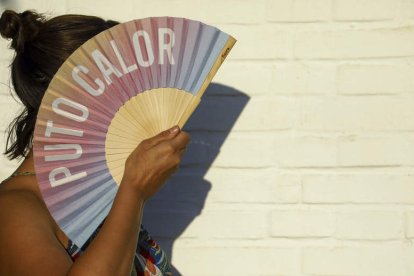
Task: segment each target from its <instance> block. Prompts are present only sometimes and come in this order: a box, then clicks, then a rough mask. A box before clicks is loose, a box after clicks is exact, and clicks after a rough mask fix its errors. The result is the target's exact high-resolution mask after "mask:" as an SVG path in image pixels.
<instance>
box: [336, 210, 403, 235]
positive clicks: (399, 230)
mask: <svg viewBox="0 0 414 276" xmlns="http://www.w3.org/2000/svg"><path fill="white" fill-rule="evenodd" d="M336 216H337V226H336V231H335V237H337V238H339V239H344V240H393V239H394V240H395V239H399V238H401V237H402V234H403V225H402V223H403V216H402V213H400V212H396V211H382V210H375V211H362V210H358V211H344V212H339V213H337V214H336Z"/></svg>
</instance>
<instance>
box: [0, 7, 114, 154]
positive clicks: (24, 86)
mask: <svg viewBox="0 0 414 276" xmlns="http://www.w3.org/2000/svg"><path fill="white" fill-rule="evenodd" d="M118 23H119V22H116V21H112V20H104V19H102V18H99V17H95V16H86V15H61V16H57V17H54V18H51V19H46V18H45V16H44V15H42V14H39V13H37V12H35V11H31V10H27V11H25V12H22V13H16V12H14V11H11V10H6V11H4V12H3V14H2V15H1V18H0V33H1V36H2V37H3V38H6V39H12V42H11V44H10V48H12V49H14V50H15V56H14V60H13V61H12V63H11V81H12V85H13V88H14V91H15V92H16V94H17V96H18V98H19V99H20V101H21V102H22V103H23V105H24V110H23V111H22V112H21V114H20V115H19V116H17V117H16V118H15V119H14V120H13V121H12V122H11V124H10V125H9V128H8V136H7V143H6V150H5V152H4V154H6V155H7V157H8V158H9V159H11V160H12V159H15V158H20V157H25V156H26V154H27V152H28V151H29V149H30V148H31V146H32V139H33V131H34V127H35V122H36V116H37V112H38V110H39V106H40V103H41V101H42V98H43V95H44V93H45V91H46V89H47V87H48V86H49V83H50V81H51V80H52V78H53V75H54V74H55V73H56V72H57V70H58V69H59V67H60V66H61V65H62V63H63V62H64V61H65V60H66V58H67V57H69V55H70V54H72V53H73V52H74V51H75V50H76V49H77V48H78V47H79V46H81V45H82V44H83V43H85V42H86V41H87V40H89V39H90V38H92V37H93V36H95V35H97V34H98V33H100V32H102V31H104V30H106V29H108V28H110V27H112V26H115V25H116V24H118Z"/></svg>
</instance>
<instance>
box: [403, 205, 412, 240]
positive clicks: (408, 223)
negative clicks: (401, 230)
mask: <svg viewBox="0 0 414 276" xmlns="http://www.w3.org/2000/svg"><path fill="white" fill-rule="evenodd" d="M405 236H406V237H407V238H414V211H407V212H406V214H405Z"/></svg>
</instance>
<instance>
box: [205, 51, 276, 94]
mask: <svg viewBox="0 0 414 276" xmlns="http://www.w3.org/2000/svg"><path fill="white" fill-rule="evenodd" d="M237 47H238V45H237ZM214 83H218V84H221V85H226V86H229V87H232V88H234V89H236V90H238V91H240V92H242V93H245V94H247V95H248V96H254V95H262V94H269V93H274V92H275V88H274V86H273V84H272V65H270V64H267V63H264V62H261V63H259V62H242V63H240V62H232V61H229V62H228V63H226V62H225V63H224V64H223V65H222V66H221V67H220V70H219V71H218V72H217V75H216V76H214ZM208 92H210V91H208ZM211 92H213V93H214V92H215V91H214V90H212V91H211ZM215 94H222V95H228V94H229V92H228V91H223V92H222V93H220V91H217V92H215Z"/></svg>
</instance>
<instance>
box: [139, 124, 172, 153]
mask: <svg viewBox="0 0 414 276" xmlns="http://www.w3.org/2000/svg"><path fill="white" fill-rule="evenodd" d="M178 133H180V128H179V127H178V126H173V127H172V128H170V129H167V130H164V131H162V132H160V133H158V134H157V135H155V136H153V137H151V138H149V139H146V140H145V143H146V144H147V145H148V147H149V148H151V147H153V146H155V145H158V144H159V143H161V142H163V141H166V140H169V139H172V138H174V137H175V136H176V135H177V134H178Z"/></svg>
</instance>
